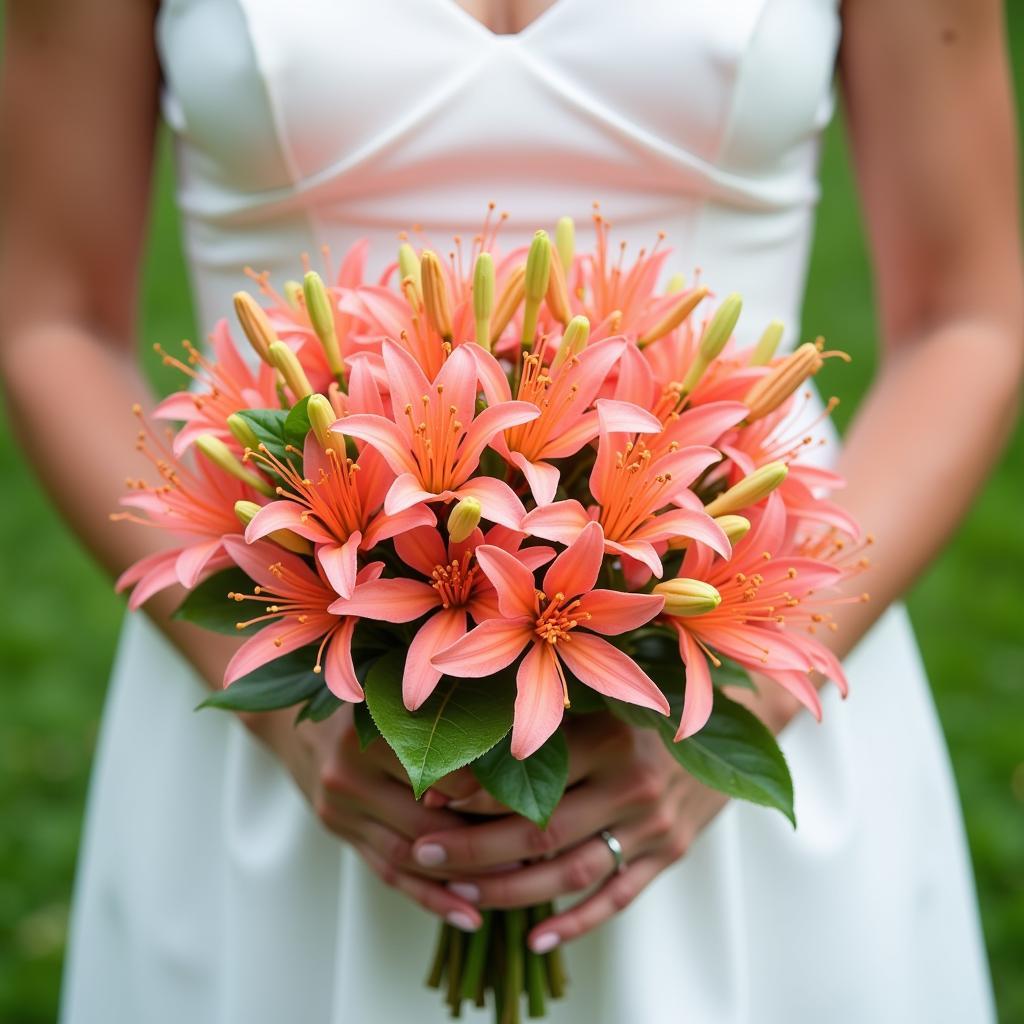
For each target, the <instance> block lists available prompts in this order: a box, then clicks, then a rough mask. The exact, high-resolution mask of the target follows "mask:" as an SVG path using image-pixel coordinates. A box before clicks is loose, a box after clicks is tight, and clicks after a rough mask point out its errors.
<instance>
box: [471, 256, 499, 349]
mask: <svg viewBox="0 0 1024 1024" xmlns="http://www.w3.org/2000/svg"><path fill="white" fill-rule="evenodd" d="M493 312H494V260H493V258H492V257H491V254H490V253H489V252H482V253H480V255H479V256H477V258H476V264H475V265H474V267H473V320H474V322H475V323H476V343H477V344H478V345H479V346H480V347H481V348H485V349H487V351H488V352H490V351H491V314H492V313H493Z"/></svg>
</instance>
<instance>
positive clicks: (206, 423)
mask: <svg viewBox="0 0 1024 1024" xmlns="http://www.w3.org/2000/svg"><path fill="white" fill-rule="evenodd" d="M183 344H184V346H185V350H186V351H187V353H188V362H182V361H181V360H180V359H175V358H174V357H173V356H170V355H168V354H167V353H165V352H163V350H162V349H158V351H160V352H161V354H162V355H163V361H164V364H165V365H168V366H173V367H175V368H176V369H178V370H180V371H181V372H182V373H184V374H185V375H186V376H188V377H190V378H191V379H192V380H194V381H195V382H196V383H198V384H200V385H201V386H202V388H201V390H198V391H176V392H174V394H172V395H168V396H167V397H166V398H165V399H164V400H163V401H162V402H161V403H160V404H159V405H158V406H157V407H156V409H155V410H154V411H153V415H154V416H155V417H156V418H157V419H161V420H183V421H184V423H185V425H184V426H183V427H182V428H181V430H179V431H178V433H177V435H176V437H175V438H174V445H173V451H174V454H175V455H178V456H180V455H181V454H182V453H183V452H184V451H185V450H186V449H187V448H188V447H189V446H190V445H191V444H192V443H193V442H194V441H195V440H196V438H197V437H201V436H202V435H203V434H212V435H213V436H214V437H219V438H220V439H221V440H222V441H224V442H226V443H227V444H230V445H232V446H234V447H237V442H236V441H235V439H234V437H233V436H232V434H231V431H230V430H228V426H227V419H228V417H229V416H230V415H231V414H232V413H236V412H238V411H239V410H241V409H267V408H271V407H273V406H276V405H277V392H276V390H275V388H274V371H273V370H272V369H271V368H270V367H269V366H267V364H266V363H264V362H262V361H261V362H260V363H259V365H258V366H257V367H256V369H255V370H252V369H250V368H249V366H248V365H247V364H246V362H245V360H244V359H243V358H242V357H241V355H240V354H239V352H238V349H237V348H236V347H235V343H234V341H233V340H232V338H231V331H230V330H229V329H228V322H227V320H219V321H218V322H217V326H216V327H214V329H213V333H212V334H211V335H210V345H211V347H212V348H213V353H214V356H215V357H216V358H215V359H213V360H211V359H208V358H207V357H206V356H204V355H203V353H202V352H200V351H199V349H197V348H196V347H195V345H193V344H192V343H191V342H187V341H186V342H184V343H183Z"/></svg>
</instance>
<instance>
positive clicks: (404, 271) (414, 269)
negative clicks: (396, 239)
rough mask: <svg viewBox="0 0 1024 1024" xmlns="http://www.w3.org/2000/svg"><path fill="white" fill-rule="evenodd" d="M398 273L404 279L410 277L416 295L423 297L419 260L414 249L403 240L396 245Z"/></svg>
mask: <svg viewBox="0 0 1024 1024" xmlns="http://www.w3.org/2000/svg"><path fill="white" fill-rule="evenodd" d="M398 273H399V275H400V277H401V279H402V280H403V281H404V280H405V279H406V278H407V277H411V278H412V282H413V284H414V285H415V288H416V296H417V298H419V299H422V298H423V281H422V278H421V275H420V261H419V257H418V256H417V255H416V250H415V249H414V248H413V247H412V246H411V245H410V244H409V243H408V242H403V243H402V244H401V245H400V246H399V247H398Z"/></svg>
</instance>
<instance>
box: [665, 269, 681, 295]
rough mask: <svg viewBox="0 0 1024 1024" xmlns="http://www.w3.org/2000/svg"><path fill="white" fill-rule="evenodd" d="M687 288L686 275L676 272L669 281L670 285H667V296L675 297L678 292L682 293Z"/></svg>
mask: <svg viewBox="0 0 1024 1024" xmlns="http://www.w3.org/2000/svg"><path fill="white" fill-rule="evenodd" d="M685 287H686V275H685V274H683V273H682V272H681V271H676V273H674V274H673V275H672V276H671V277H670V278H669V279H668V284H667V285H665V294H666V295H675V294H676V292H681V291H682V290H683V289H684V288H685Z"/></svg>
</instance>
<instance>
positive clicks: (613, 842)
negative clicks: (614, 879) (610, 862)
mask: <svg viewBox="0 0 1024 1024" xmlns="http://www.w3.org/2000/svg"><path fill="white" fill-rule="evenodd" d="M600 838H601V839H603V840H604V844H605V846H607V847H608V849H609V850H610V851H611V854H612V856H613V857H614V858H615V874H617V875H621V874H622V872H623V871H625V870H626V857H625V854H623V852H622V843H620V842H619V841H618V839H616V838H615V836H613V835H612V834H611V832H609V831H608V829H602V830H601V835H600Z"/></svg>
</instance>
